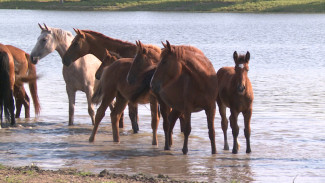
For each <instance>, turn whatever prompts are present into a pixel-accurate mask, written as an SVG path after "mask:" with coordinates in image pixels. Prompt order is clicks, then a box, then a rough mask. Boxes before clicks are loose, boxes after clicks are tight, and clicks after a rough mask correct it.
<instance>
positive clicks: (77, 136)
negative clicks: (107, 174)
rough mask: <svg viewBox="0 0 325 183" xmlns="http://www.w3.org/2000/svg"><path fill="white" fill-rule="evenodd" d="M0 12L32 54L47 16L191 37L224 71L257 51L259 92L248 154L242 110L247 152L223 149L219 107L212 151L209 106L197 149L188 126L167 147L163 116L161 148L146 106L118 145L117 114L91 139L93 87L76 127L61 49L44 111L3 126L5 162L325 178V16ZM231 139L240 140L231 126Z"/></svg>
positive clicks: (63, 24) (222, 178)
mask: <svg viewBox="0 0 325 183" xmlns="http://www.w3.org/2000/svg"><path fill="white" fill-rule="evenodd" d="M0 17H1V26H0V37H1V40H0V41H1V42H2V43H4V44H12V45H14V46H17V47H19V48H21V49H23V50H25V51H26V52H31V50H32V48H33V47H34V45H35V43H36V39H37V37H38V36H39V34H40V29H39V27H38V25H37V23H46V24H47V25H48V26H51V27H57V28H62V29H65V30H70V31H73V30H72V28H79V29H90V30H94V31H98V32H101V33H103V34H105V35H108V36H110V37H113V38H118V39H122V40H128V41H131V42H135V40H141V41H142V42H143V43H145V44H146V43H150V44H157V45H161V44H160V42H161V41H165V40H169V41H170V42H171V44H190V45H193V46H196V47H198V48H200V49H201V50H202V51H203V52H204V53H205V54H206V55H207V57H208V58H209V59H210V60H211V61H212V63H213V65H214V67H215V69H216V70H217V69H218V68H220V67H222V66H232V65H233V64H234V63H233V60H232V54H233V52H234V51H235V50H237V52H239V53H246V51H250V53H251V61H250V71H249V77H250V79H251V81H252V84H253V88H254V94H255V100H254V107H253V116H252V122H251V127H252V136H251V147H252V151H253V152H252V153H251V154H246V153H245V138H244V133H243V118H242V117H241V116H240V118H239V126H240V134H239V142H240V144H241V147H242V148H241V149H240V150H239V153H238V154H237V155H233V154H231V152H230V151H223V150H222V148H223V135H222V130H221V128H220V116H219V114H217V115H216V117H215V126H216V142H217V151H218V152H217V154H216V155H211V150H210V141H209V138H208V129H207V124H206V117H205V114H204V112H199V113H195V114H193V115H192V133H191V135H190V140H189V153H188V155H186V156H184V155H182V152H181V149H182V143H183V136H182V134H181V133H180V130H179V125H178V124H179V123H177V124H176V129H175V130H174V131H175V133H174V141H175V144H174V145H173V147H172V150H171V151H164V150H163V144H164V135H163V127H162V123H160V125H159V128H158V134H159V137H158V138H159V146H158V147H156V146H152V145H151V127H150V111H149V106H148V105H142V106H140V108H139V115H140V116H139V117H140V132H139V134H132V130H131V125H130V120H129V118H128V117H126V118H125V128H124V129H123V130H121V143H120V144H116V143H113V142H112V131H111V125H110V118H109V115H107V116H106V117H105V118H104V120H103V121H102V123H101V125H100V128H99V132H98V134H97V136H96V140H95V142H94V143H91V144H90V143H88V138H89V136H90V133H91V130H92V126H91V120H90V118H89V116H88V113H87V103H86V97H85V94H84V93H81V92H79V93H77V97H76V98H77V101H76V112H75V113H76V116H75V126H73V127H68V126H67V123H68V98H67V95H66V92H65V83H64V81H63V78H62V74H61V73H62V63H61V59H60V57H59V55H58V54H57V53H56V52H55V53H52V54H50V55H48V56H47V57H46V58H44V59H43V60H41V61H40V62H39V64H38V65H37V69H38V73H40V74H42V78H41V79H39V81H38V86H39V97H40V101H41V105H42V112H41V116H40V117H37V118H35V117H32V118H31V119H24V118H21V119H19V120H18V122H19V124H20V125H21V126H20V127H18V128H9V129H8V128H6V129H2V130H0V147H1V148H0V163H2V164H5V165H11V166H25V165H31V164H36V165H38V166H40V167H42V168H45V169H59V168H69V167H74V168H78V169H79V170H84V171H92V172H96V173H98V172H100V171H101V170H103V169H108V170H109V171H111V172H115V173H127V174H135V173H139V172H142V173H145V174H150V175H158V174H167V175H169V176H170V177H173V178H177V179H183V180H197V181H207V182H231V181H233V180H239V181H240V182H292V181H293V180H294V179H295V182H325V153H324V149H325V134H324V120H325V113H324V112H323V111H324V109H325V87H324V86H325V80H324V78H325V72H324V69H325V61H324V58H323V56H324V55H325V44H324V43H325V32H324V30H325V15H323V14H223V13H213V14H212V13H208V14H205V13H170V12H169V13H159V12H69V11H64V12H61V11H34V10H33V11H29V10H24V11H22V10H0ZM26 88H28V86H26ZM31 114H33V109H32V111H31ZM107 114H109V112H107ZM228 114H229V112H228ZM23 115H24V114H22V116H23ZM126 116H127V110H126ZM228 136H229V138H230V141H229V142H230V144H229V145H230V147H232V138H231V137H232V135H231V131H230V130H229V131H228ZM295 177H296V178H295Z"/></svg>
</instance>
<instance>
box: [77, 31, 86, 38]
mask: <svg viewBox="0 0 325 183" xmlns="http://www.w3.org/2000/svg"><path fill="white" fill-rule="evenodd" d="M78 31H79V35H80V36H81V37H82V38H85V37H86V36H85V33H84V32H83V31H82V30H79V29H78Z"/></svg>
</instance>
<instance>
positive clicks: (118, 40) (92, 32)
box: [81, 30, 135, 47]
mask: <svg viewBox="0 0 325 183" xmlns="http://www.w3.org/2000/svg"><path fill="white" fill-rule="evenodd" d="M81 31H82V32H85V33H88V34H91V35H94V36H96V37H101V38H102V39H106V40H109V41H114V42H116V43H118V44H123V45H127V46H130V47H134V46H135V44H133V43H130V42H128V41H122V40H120V39H114V38H111V37H108V36H106V35H104V34H102V33H99V32H96V31H92V30H81Z"/></svg>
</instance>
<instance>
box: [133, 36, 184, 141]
mask: <svg viewBox="0 0 325 183" xmlns="http://www.w3.org/2000/svg"><path fill="white" fill-rule="evenodd" d="M136 45H137V47H138V52H137V54H136V56H135V57H134V59H133V63H132V66H131V68H130V71H129V73H128V76H127V81H128V83H129V84H134V83H136V82H137V81H138V79H139V78H144V75H145V74H147V73H148V71H150V70H151V71H152V72H154V71H155V70H156V69H157V66H158V63H159V62H160V53H158V52H153V53H154V54H153V53H152V52H150V49H148V48H147V46H145V45H143V44H142V43H141V41H137V42H136ZM152 76H153V75H152ZM146 84H147V85H148V87H150V82H148V83H146ZM156 98H157V100H158V101H159V104H160V111H161V114H162V117H163V124H164V128H166V124H167V122H168V119H167V116H168V114H169V113H170V110H171V109H170V107H168V106H167V105H166V104H164V102H163V101H162V100H161V99H160V98H159V96H156ZM179 119H180V122H181V131H182V132H183V125H182V124H183V118H182V116H181V117H180V118H179ZM170 143H171V144H172V139H170Z"/></svg>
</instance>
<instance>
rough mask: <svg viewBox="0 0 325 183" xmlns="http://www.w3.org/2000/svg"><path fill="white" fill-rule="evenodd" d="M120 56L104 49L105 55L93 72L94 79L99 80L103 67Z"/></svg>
mask: <svg viewBox="0 0 325 183" xmlns="http://www.w3.org/2000/svg"><path fill="white" fill-rule="evenodd" d="M120 58H121V56H120V55H119V54H117V53H115V52H111V51H108V50H106V57H105V58H104V59H103V60H102V63H101V64H100V66H99V68H98V69H97V71H96V74H95V77H96V79H98V80H100V77H101V75H102V73H103V70H104V68H105V67H108V66H110V65H111V64H112V63H113V62H115V61H116V60H118V59H120Z"/></svg>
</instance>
